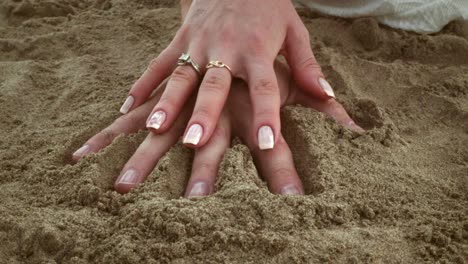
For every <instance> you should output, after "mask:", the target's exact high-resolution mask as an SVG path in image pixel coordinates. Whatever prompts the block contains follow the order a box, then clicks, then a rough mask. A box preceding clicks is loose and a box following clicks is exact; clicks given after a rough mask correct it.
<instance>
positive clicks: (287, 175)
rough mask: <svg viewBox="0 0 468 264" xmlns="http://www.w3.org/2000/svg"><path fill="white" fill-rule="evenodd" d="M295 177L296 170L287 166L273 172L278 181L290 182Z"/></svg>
mask: <svg viewBox="0 0 468 264" xmlns="http://www.w3.org/2000/svg"><path fill="white" fill-rule="evenodd" d="M293 175H294V170H292V169H291V168H287V167H285V166H279V167H277V168H275V169H273V171H272V176H273V177H275V179H277V180H284V181H286V180H288V179H291V177H293Z"/></svg>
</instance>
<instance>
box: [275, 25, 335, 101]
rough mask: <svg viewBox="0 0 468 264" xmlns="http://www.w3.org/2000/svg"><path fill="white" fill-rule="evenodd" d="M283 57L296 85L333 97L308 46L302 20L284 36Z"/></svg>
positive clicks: (314, 94)
mask: <svg viewBox="0 0 468 264" xmlns="http://www.w3.org/2000/svg"><path fill="white" fill-rule="evenodd" d="M285 44H286V45H285V51H286V52H285V54H284V55H285V57H286V60H287V61H288V64H289V66H290V68H291V74H292V77H293V79H294V82H295V83H296V85H297V86H298V87H299V88H300V89H301V90H303V91H304V92H305V93H307V94H309V95H312V96H315V97H318V98H320V99H323V100H328V99H330V98H334V97H335V93H334V92H333V89H332V87H331V85H330V84H329V83H328V82H327V80H326V79H325V76H324V75H323V73H322V69H321V68H320V65H319V64H318V63H317V60H316V59H315V56H314V53H313V52H312V49H311V47H310V41H309V32H308V31H307V29H306V27H305V26H304V24H302V22H300V23H297V24H296V25H295V26H293V27H292V28H290V30H289V31H288V34H287V36H286V43H285Z"/></svg>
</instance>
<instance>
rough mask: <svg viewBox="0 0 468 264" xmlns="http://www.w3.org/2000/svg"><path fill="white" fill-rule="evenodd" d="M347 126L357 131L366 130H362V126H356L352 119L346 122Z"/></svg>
mask: <svg viewBox="0 0 468 264" xmlns="http://www.w3.org/2000/svg"><path fill="white" fill-rule="evenodd" d="M348 128H349V129H351V130H353V131H356V132H358V133H365V132H366V130H364V129H363V128H362V127H360V126H358V125H357V124H356V123H355V122H354V121H349V123H348Z"/></svg>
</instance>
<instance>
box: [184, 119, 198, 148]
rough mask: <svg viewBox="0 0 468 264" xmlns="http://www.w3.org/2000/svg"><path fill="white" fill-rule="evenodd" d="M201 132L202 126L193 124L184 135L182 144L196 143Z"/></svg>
mask: <svg viewBox="0 0 468 264" xmlns="http://www.w3.org/2000/svg"><path fill="white" fill-rule="evenodd" d="M202 134H203V128H202V127H201V126H200V125H199V124H193V125H192V126H191V127H190V128H189V130H188V131H187V134H186V135H185V137H184V140H183V143H184V144H192V145H197V144H198V142H200V139H201V137H202Z"/></svg>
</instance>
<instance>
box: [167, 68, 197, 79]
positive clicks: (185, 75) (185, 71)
mask: <svg viewBox="0 0 468 264" xmlns="http://www.w3.org/2000/svg"><path fill="white" fill-rule="evenodd" d="M189 70H190V69H189V67H181V66H179V67H177V68H176V69H175V70H174V71H173V72H172V75H171V79H172V80H173V81H177V82H180V81H182V82H187V81H190V80H192V79H193V75H192V74H191V72H190V71H189Z"/></svg>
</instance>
